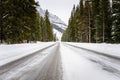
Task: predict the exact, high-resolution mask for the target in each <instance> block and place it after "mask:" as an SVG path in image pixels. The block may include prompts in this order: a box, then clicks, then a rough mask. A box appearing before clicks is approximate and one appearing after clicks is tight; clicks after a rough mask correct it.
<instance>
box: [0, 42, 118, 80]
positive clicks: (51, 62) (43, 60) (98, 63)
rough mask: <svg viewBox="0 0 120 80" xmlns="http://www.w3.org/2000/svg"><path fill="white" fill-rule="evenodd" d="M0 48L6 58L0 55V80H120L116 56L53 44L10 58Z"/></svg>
mask: <svg viewBox="0 0 120 80" xmlns="http://www.w3.org/2000/svg"><path fill="white" fill-rule="evenodd" d="M40 45H41V46H40ZM2 46H3V45H2ZM2 46H0V51H1V52H4V53H5V55H4V54H3V53H1V52H0V80H120V59H119V57H116V54H115V56H114V54H113V55H111V54H109V53H106V52H105V51H104V52H105V53H106V55H105V53H104V54H102V53H101V52H99V51H96V52H95V50H94V51H92V50H88V48H86V49H84V48H85V47H83V49H82V48H81V47H80V46H79V45H76V44H73V43H62V42H55V43H53V42H52V43H47V44H45V43H39V44H34V46H33V44H31V46H32V47H34V48H33V49H32V47H30V48H29V51H28V50H27V49H26V52H25V49H21V50H19V51H20V52H21V53H20V54H21V55H22V56H21V55H20V54H19V53H17V54H15V51H17V49H16V50H13V51H12V52H14V53H11V56H10V54H8V53H7V52H9V51H10V52H11V50H10V48H9V47H8V48H9V49H8V51H3V50H2V49H3V47H2ZM13 46H15V45H13ZM19 46H20V45H19ZM25 46H26V45H25ZM27 46H28V45H27ZM88 46H89V45H88ZM4 47H5V46H4ZM98 47H99V46H98ZM5 49H7V48H5ZM18 49H20V48H18ZM27 51H28V53H27ZM32 51H33V52H32ZM17 52H18V51H17ZM22 52H25V54H24V55H23V53H22ZM12 54H13V55H12ZM118 55H119V54H118ZM6 56H7V57H6ZM9 56H10V57H9ZM12 56H13V57H12ZM8 60H9V61H8Z"/></svg>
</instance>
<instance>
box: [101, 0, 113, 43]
mask: <svg viewBox="0 0 120 80" xmlns="http://www.w3.org/2000/svg"><path fill="white" fill-rule="evenodd" d="M100 15H101V20H102V42H108V41H109V40H110V39H111V27H110V25H109V24H110V23H109V17H110V1H109V0H100Z"/></svg>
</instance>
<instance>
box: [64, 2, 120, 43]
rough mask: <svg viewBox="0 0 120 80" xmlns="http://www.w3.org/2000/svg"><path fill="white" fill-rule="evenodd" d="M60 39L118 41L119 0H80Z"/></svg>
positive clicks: (119, 27) (119, 31) (119, 37)
mask: <svg viewBox="0 0 120 80" xmlns="http://www.w3.org/2000/svg"><path fill="white" fill-rule="evenodd" d="M62 41H68V42H91V43H102V42H106V43H120V0H113V1H112V2H110V0H80V3H79V4H78V5H77V6H75V5H74V7H73V10H72V12H71V17H70V19H69V24H68V28H67V29H66V31H65V32H64V33H63V36H62Z"/></svg>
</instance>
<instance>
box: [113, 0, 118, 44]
mask: <svg viewBox="0 0 120 80" xmlns="http://www.w3.org/2000/svg"><path fill="white" fill-rule="evenodd" d="M112 11H113V22H112V39H113V41H114V42H116V43H120V0H113V2H112Z"/></svg>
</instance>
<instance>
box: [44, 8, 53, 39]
mask: <svg viewBox="0 0 120 80" xmlns="http://www.w3.org/2000/svg"><path fill="white" fill-rule="evenodd" d="M45 30H46V33H45V36H46V40H45V41H53V30H52V25H51V23H50V21H49V12H48V10H46V12H45Z"/></svg>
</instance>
